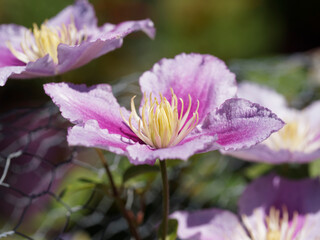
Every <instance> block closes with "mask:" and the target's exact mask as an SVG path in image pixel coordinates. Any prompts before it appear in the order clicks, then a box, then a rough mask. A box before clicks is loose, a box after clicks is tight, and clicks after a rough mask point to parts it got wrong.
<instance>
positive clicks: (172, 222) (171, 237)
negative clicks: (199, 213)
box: [158, 219, 178, 240]
mask: <svg viewBox="0 0 320 240" xmlns="http://www.w3.org/2000/svg"><path fill="white" fill-rule="evenodd" d="M177 231H178V221H177V220H176V219H169V221H168V232H167V236H166V240H176V239H177ZM158 239H159V240H160V239H161V240H162V224H161V225H160V227H159V230H158Z"/></svg>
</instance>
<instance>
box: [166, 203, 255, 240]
mask: <svg viewBox="0 0 320 240" xmlns="http://www.w3.org/2000/svg"><path fill="white" fill-rule="evenodd" d="M171 218H175V219H177V220H178V223H179V226H178V237H179V239H181V240H190V239H192V240H250V239H249V238H248V236H247V234H246V232H245V230H244V228H243V227H242V225H241V222H240V221H239V219H238V217H237V215H235V214H233V213H232V212H229V211H226V210H220V209H214V208H213V209H204V210H198V211H194V212H187V211H178V212H175V213H173V214H172V215H171Z"/></svg>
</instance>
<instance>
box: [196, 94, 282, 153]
mask: <svg viewBox="0 0 320 240" xmlns="http://www.w3.org/2000/svg"><path fill="white" fill-rule="evenodd" d="M283 125H284V123H283V122H282V121H281V120H280V119H279V118H278V117H277V116H276V115H275V114H274V113H272V112H271V111H270V110H269V109H266V108H264V107H262V106H260V105H258V104H255V103H251V102H249V101H247V100H244V99H235V98H234V99H229V100H227V101H225V102H224V103H223V104H222V105H221V107H220V108H219V109H217V110H216V111H214V112H212V113H210V114H209V115H208V117H207V118H206V119H205V121H204V123H203V125H202V128H203V130H204V131H207V132H208V133H209V134H217V135H218V141H217V143H218V144H220V145H221V146H222V147H223V149H224V150H235V149H240V148H248V147H251V146H253V145H255V144H257V143H259V142H261V141H263V140H264V139H266V138H267V137H268V136H269V135H270V134H271V133H272V132H275V131H277V130H279V129H280V128H281V127H282V126H283Z"/></svg>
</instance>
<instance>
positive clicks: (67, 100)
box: [44, 54, 283, 164]
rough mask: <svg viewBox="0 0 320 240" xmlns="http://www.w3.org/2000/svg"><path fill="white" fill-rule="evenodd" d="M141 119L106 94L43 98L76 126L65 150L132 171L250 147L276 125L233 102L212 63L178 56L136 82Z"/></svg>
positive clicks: (59, 87)
mask: <svg viewBox="0 0 320 240" xmlns="http://www.w3.org/2000/svg"><path fill="white" fill-rule="evenodd" d="M140 86H141V91H142V94H143V96H144V97H143V99H142V101H141V105H140V114H138V113H137V110H136V108H135V103H134V97H133V98H132V100H131V113H130V112H129V111H128V110H126V109H125V108H123V107H120V106H119V104H118V103H117V100H116V99H115V98H114V96H113V95H112V92H111V87H110V86H109V85H106V84H100V85H96V86H93V87H86V86H85V85H73V84H68V83H57V84H55V83H50V84H46V85H45V86H44V89H45V92H46V93H47V94H48V95H49V96H50V97H51V98H52V100H53V101H54V102H55V103H56V104H57V105H58V106H59V107H60V111H61V113H62V115H63V116H64V117H65V118H67V119H69V120H70V121H71V122H73V123H74V124H76V125H75V126H74V127H73V128H71V129H70V130H69V133H68V142H69V144H70V145H82V146H87V147H97V148H102V149H106V150H109V151H111V152H114V153H116V154H122V155H126V156H127V157H128V158H129V160H130V161H131V162H132V163H133V164H145V163H147V164H153V163H154V162H155V160H156V159H160V160H164V159H174V158H178V159H183V160H186V159H188V158H189V157H190V156H191V155H193V154H195V153H199V152H206V151H211V150H216V149H219V148H223V149H226V150H227V149H239V148H242V147H249V146H252V145H254V144H256V143H258V142H260V141H262V140H264V139H265V138H267V137H268V136H269V135H270V134H271V133H272V132H274V131H277V130H279V129H280V128H281V127H282V126H283V122H282V121H281V120H280V119H279V118H277V117H276V115H274V114H273V113H272V112H271V111H269V110H267V109H266V108H264V107H261V106H259V105H257V104H254V103H251V102H249V101H247V100H244V99H237V98H234V96H235V94H236V90H237V87H236V81H235V75H234V74H233V73H231V72H230V71H229V70H228V69H227V67H226V65H225V64H224V63H223V62H222V61H221V60H219V59H218V58H216V57H213V56H210V55H201V54H189V55H188V54H180V55H178V56H176V57H175V58H174V59H162V60H161V61H160V62H159V63H156V64H155V65H154V67H153V68H152V69H151V70H150V71H147V72H145V73H144V74H143V75H142V76H141V77H140Z"/></svg>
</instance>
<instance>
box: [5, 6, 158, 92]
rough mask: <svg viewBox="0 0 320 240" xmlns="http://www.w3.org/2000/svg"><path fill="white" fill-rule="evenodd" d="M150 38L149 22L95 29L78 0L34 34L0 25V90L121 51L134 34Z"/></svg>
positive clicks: (90, 15) (91, 14)
mask: <svg viewBox="0 0 320 240" xmlns="http://www.w3.org/2000/svg"><path fill="white" fill-rule="evenodd" d="M140 30H142V31H144V32H145V33H146V34H147V35H148V36H149V37H151V38H153V37H154V35H155V29H154V27H153V22H152V21H151V20H149V19H146V20H141V21H127V22H122V23H120V24H118V25H113V24H110V23H106V24H104V25H103V26H101V27H98V26H97V19H96V17H95V12H94V9H93V7H92V6H91V4H89V3H88V1H87V0H77V1H76V2H75V4H74V5H72V6H68V7H66V8H65V9H64V10H63V11H62V12H60V13H59V14H58V15H57V16H55V17H54V18H52V19H50V20H48V21H45V22H44V23H43V24H42V25H41V26H40V27H38V26H37V25H36V24H34V25H33V30H29V29H27V28H25V27H23V26H18V25H15V24H4V25H0V86H4V85H5V83H6V81H7V79H8V78H9V77H11V78H34V77H44V76H53V75H57V74H61V73H64V72H67V71H69V70H72V69H75V68H78V67H80V66H82V65H85V64H87V63H88V62H90V61H91V60H93V59H95V58H97V57H99V56H101V55H103V54H105V53H108V52H110V51H113V50H114V49H116V48H119V47H121V45H122V42H123V38H124V37H125V36H127V35H128V34H130V33H132V32H134V31H140Z"/></svg>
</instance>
